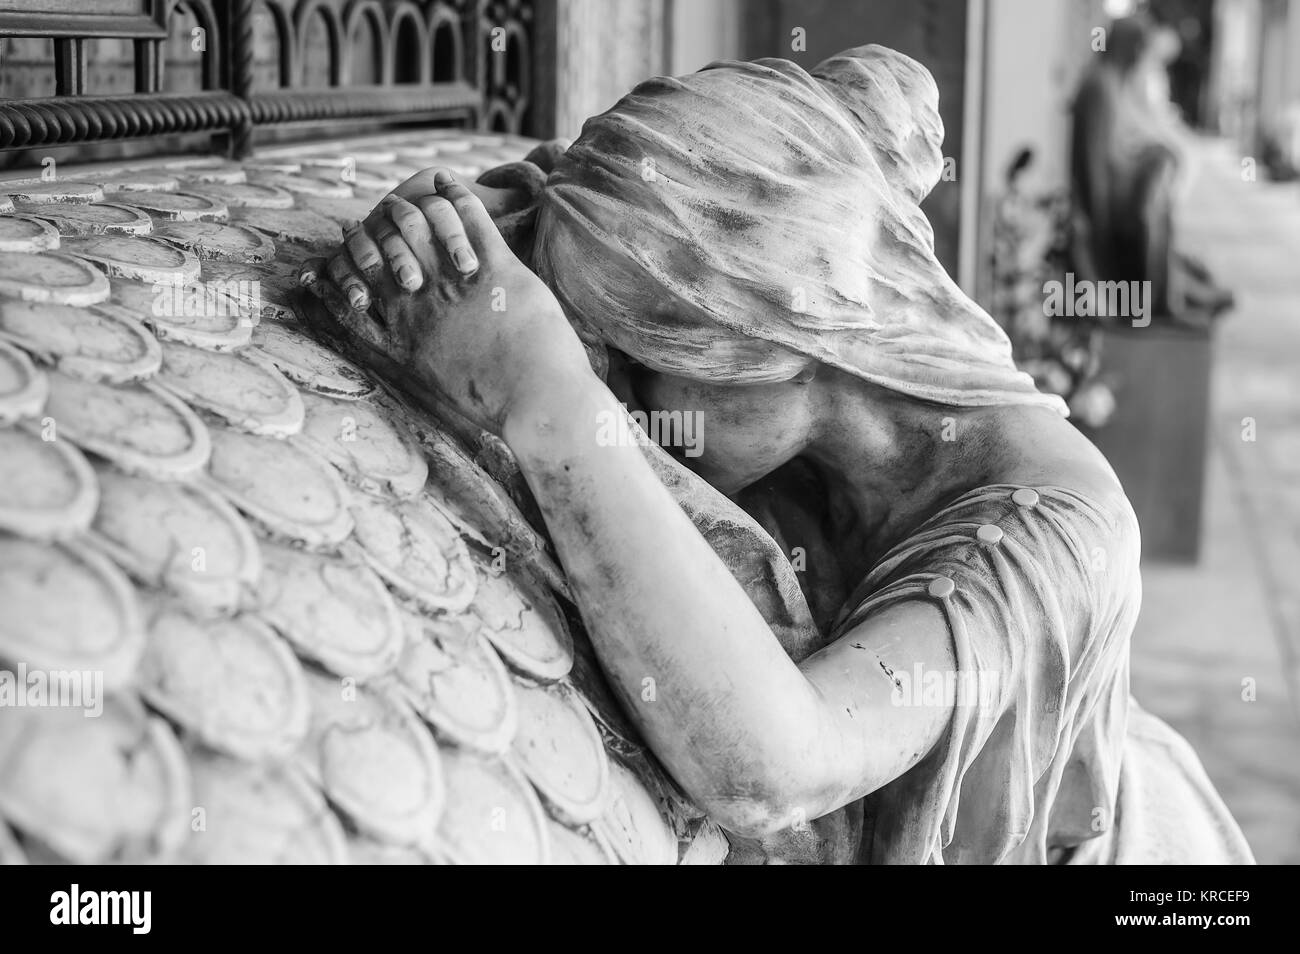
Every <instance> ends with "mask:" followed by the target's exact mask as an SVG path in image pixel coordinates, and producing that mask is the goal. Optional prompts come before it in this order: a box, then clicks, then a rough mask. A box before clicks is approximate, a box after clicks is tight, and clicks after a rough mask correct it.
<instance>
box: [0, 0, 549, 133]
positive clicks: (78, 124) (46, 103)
mask: <svg viewBox="0 0 1300 954" xmlns="http://www.w3.org/2000/svg"><path fill="white" fill-rule="evenodd" d="M96 6H99V5H98V4H94V3H86V2H85V0H18V2H16V3H11V4H8V5H7V9H5V10H3V11H0V41H4V42H6V43H8V42H10V41H13V40H19V41H22V42H26V43H32V42H34V43H37V44H49V45H48V46H44V47H42V46H37V47H35V49H37V50H38V51H41V50H47V51H49V52H48V55H47V58H46V56H43V55H41V54H40V53H38V55H37V56H36V57H32V58H29V62H27V63H26V65H25V66H23V64H18V65H17V66H15V64H13V63H9V64H4V63H3V62H0V67H3V68H5V72H4V74H3V75H4V77H6V78H8V77H9V76H10V75H11V74H12V73H13V71H14V70H15V69H18V68H19V67H22V68H25V69H26V70H28V71H29V72H31V73H33V74H35V81H34V82H30V83H28V84H27V90H26V91H24V90H19V91H18V93H19V95H17V96H14V98H9V99H3V100H0V150H15V149H31V148H37V147H53V146H65V145H71V144H77V143H90V142H99V141H104V140H120V139H131V138H139V137H150V136H163V135H175V134H184V133H203V132H211V133H214V134H228V139H227V140H225V142H224V143H223V144H222V145H221V147H220V148H224V149H225V150H226V151H228V152H230V153H231V154H233V155H236V156H240V155H246V154H247V153H248V152H249V150H250V149H251V147H252V143H253V140H254V137H255V134H256V130H257V129H258V128H259V127H269V126H284V125H286V124H311V123H328V124H332V125H334V126H335V127H337V125H338V124H340V123H347V122H351V121H358V122H359V121H370V122H374V121H393V122H438V123H440V124H443V125H456V126H463V127H468V128H485V129H493V130H498V131H505V132H530V131H533V130H529V129H528V128H527V119H528V109H529V105H530V98H529V97H530V90H531V89H532V86H533V79H532V76H531V70H532V68H533V47H534V43H533V6H534V4H533V2H532V0H136V3H135V5H134V9H133V10H131V11H130V12H125V13H124V12H120V11H121V8H122V6H123V5H122V4H121V3H117V4H114V5H113V9H114V10H115V11H118V12H113V13H101V12H97V11H96V10H95V7H96ZM15 7H16V8H17V9H14V8H15ZM88 8H89V9H88ZM106 41H115V43H116V45H115V46H114V48H113V49H114V52H115V55H116V57H117V59H116V61H114V62H113V63H106V62H97V59H96V56H94V55H92V50H96V51H98V50H99V49H100V48H99V47H97V46H95V44H100V43H104V42H106ZM50 46H52V50H51V49H50ZM28 49H32V47H30V46H29V47H28ZM110 67H112V68H115V69H116V79H117V80H119V81H120V82H117V83H110V84H109V86H110V87H115V88H113V89H112V90H111V91H108V90H105V89H103V87H102V86H101V83H100V81H99V80H100V77H99V76H93V75H92V74H94V72H95V70H96V69H100V68H102V72H103V74H104V75H105V76H109V75H110V74H111V70H110ZM42 73H43V74H44V75H41V74H42ZM50 73H52V74H53V80H54V82H53V95H48V92H49V90H48V81H49V74H50ZM121 87H129V88H121ZM13 93H14V91H13V90H10V89H0V94H3V95H6V96H13ZM33 93H35V95H32V94H33Z"/></svg>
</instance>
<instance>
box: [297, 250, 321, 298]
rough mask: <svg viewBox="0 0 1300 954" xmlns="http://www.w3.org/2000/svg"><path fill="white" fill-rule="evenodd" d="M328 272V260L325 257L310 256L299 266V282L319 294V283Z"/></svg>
mask: <svg viewBox="0 0 1300 954" xmlns="http://www.w3.org/2000/svg"><path fill="white" fill-rule="evenodd" d="M326 274H328V273H327V272H326V262H325V259H324V258H323V257H320V256H316V257H313V258H309V259H307V260H306V261H304V262H303V263H302V265H300V266H299V267H298V284H299V285H300V286H302V287H303V288H305V289H307V290H308V291H310V292H312V293H313V294H316V295H319V294H320V289H319V288H318V287H317V283H318V282H319V281H320V280H321V277H322V276H324V275H326Z"/></svg>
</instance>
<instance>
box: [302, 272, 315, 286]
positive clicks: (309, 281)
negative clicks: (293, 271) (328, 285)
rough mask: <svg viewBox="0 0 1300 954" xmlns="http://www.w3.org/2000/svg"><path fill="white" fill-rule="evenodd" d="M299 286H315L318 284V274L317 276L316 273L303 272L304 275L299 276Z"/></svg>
mask: <svg viewBox="0 0 1300 954" xmlns="http://www.w3.org/2000/svg"><path fill="white" fill-rule="evenodd" d="M298 284H299V285H315V284H316V274H315V273H314V272H302V273H301V274H300V275H299V276H298Z"/></svg>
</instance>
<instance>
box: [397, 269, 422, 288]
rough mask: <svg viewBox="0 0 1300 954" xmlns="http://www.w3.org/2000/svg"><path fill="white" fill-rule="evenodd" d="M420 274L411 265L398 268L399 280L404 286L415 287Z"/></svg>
mask: <svg viewBox="0 0 1300 954" xmlns="http://www.w3.org/2000/svg"><path fill="white" fill-rule="evenodd" d="M419 277H420V276H419V275H418V274H416V271H415V269H414V268H412V267H411V266H410V265H403V266H402V267H401V268H399V269H398V270H397V281H398V282H399V283H400V284H401V286H402V287H403V288H414V287H415V282H416V280H417V279H418V278H419Z"/></svg>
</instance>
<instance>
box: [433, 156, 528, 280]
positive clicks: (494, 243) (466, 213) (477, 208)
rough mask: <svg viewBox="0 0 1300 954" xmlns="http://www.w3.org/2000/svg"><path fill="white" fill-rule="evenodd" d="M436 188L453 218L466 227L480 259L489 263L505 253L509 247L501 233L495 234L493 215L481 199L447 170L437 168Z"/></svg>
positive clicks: (475, 252)
mask: <svg viewBox="0 0 1300 954" xmlns="http://www.w3.org/2000/svg"><path fill="white" fill-rule="evenodd" d="M434 182H436V183H437V185H438V195H440V196H442V197H443V198H444V199H446V200H447V201H448V202H450V203H451V205H452V208H454V209H455V210H456V215H457V217H458V218H459V219H460V221H461V225H463V226H464V228H465V234H466V236H467V237H468V238H469V241H470V243H471V245H472V247H473V249H474V254H475V255H476V256H478V258H479V259H480V260H490V259H491V258H492V257H493V256H497V255H500V254H501V253H502V252H506V253H508V252H509V251H510V249H509V247H508V246H507V245H506V243H505V239H503V238H502V237H501V233H500V232H498V231H497V227H496V225H495V224H494V223H493V221H492V216H490V215H488V211H487V209H486V208H484V206H483V200H482V199H480V198H479V197H478V196H476V195H475V194H474V193H473V192H471V191H470V190H469V189H468V188H466V187H465V186H464V185H463V184H462V183H460V182H457V181H456V177H455V176H453V175H452V174H451V173H450V172H449V171H447V170H446V169H439V170H438V172H437V174H436V175H435V176H434Z"/></svg>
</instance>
